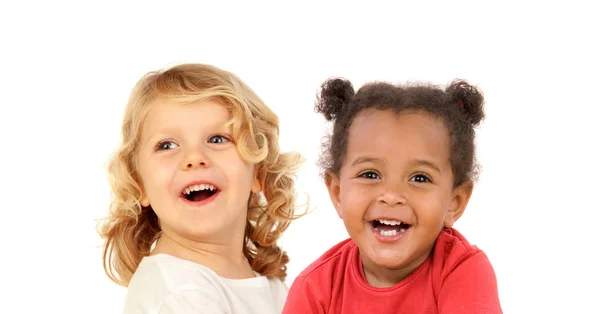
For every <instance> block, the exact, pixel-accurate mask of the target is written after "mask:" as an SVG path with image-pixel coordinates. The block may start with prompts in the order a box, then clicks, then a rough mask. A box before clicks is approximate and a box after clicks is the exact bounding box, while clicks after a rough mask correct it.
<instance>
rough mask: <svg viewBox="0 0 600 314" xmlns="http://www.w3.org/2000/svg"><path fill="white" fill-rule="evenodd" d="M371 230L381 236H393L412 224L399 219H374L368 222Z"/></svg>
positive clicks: (404, 230)
mask: <svg viewBox="0 0 600 314" xmlns="http://www.w3.org/2000/svg"><path fill="white" fill-rule="evenodd" d="M370 224H371V226H372V227H373V230H375V232H378V233H379V234H381V235H382V236H395V235H397V234H398V233H404V232H406V231H407V230H408V229H410V227H412V225H410V224H407V223H405V222H402V221H399V220H387V219H375V220H372V221H371V222H370Z"/></svg>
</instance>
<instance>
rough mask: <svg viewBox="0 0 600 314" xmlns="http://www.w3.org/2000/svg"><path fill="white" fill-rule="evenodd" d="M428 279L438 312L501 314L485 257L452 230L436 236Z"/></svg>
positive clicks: (492, 272) (496, 291) (496, 292)
mask: <svg viewBox="0 0 600 314" xmlns="http://www.w3.org/2000/svg"><path fill="white" fill-rule="evenodd" d="M432 279H433V283H434V291H436V295H437V296H438V297H437V298H438V308H439V309H444V310H443V311H442V310H440V313H442V312H443V313H482V312H484V313H502V310H501V307H500V301H499V298H498V285H497V281H496V274H495V272H494V269H493V267H492V264H491V263H490V261H489V259H488V257H487V255H486V254H485V253H484V252H483V251H482V250H480V249H479V248H478V247H476V246H474V245H471V244H470V243H469V242H468V241H467V240H466V239H465V237H464V236H463V235H462V234H460V233H459V232H458V231H456V230H455V229H446V230H444V231H442V233H441V234H440V236H439V237H438V240H437V242H436V247H435V249H434V259H433V278H432Z"/></svg>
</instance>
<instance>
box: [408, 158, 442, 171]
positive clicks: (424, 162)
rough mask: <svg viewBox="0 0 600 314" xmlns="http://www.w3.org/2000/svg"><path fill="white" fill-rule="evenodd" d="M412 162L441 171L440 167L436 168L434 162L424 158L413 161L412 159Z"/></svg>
mask: <svg viewBox="0 0 600 314" xmlns="http://www.w3.org/2000/svg"><path fill="white" fill-rule="evenodd" d="M413 163H414V164H416V165H419V166H424V167H427V168H431V169H433V170H435V171H437V172H439V173H442V171H441V170H440V168H438V167H437V166H436V165H435V164H434V163H432V162H430V161H427V160H424V159H417V160H415V161H413Z"/></svg>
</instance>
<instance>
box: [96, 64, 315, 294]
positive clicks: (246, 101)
mask: <svg viewBox="0 0 600 314" xmlns="http://www.w3.org/2000/svg"><path fill="white" fill-rule="evenodd" d="M156 99H163V100H169V101H171V102H174V103H180V104H189V103H194V102H197V101H202V100H208V99H210V100H214V101H217V102H219V103H220V104H222V105H223V106H225V107H226V108H227V109H228V110H229V112H230V114H231V119H230V121H229V122H228V123H229V124H230V125H231V127H232V136H233V137H234V139H235V142H236V143H237V146H236V147H237V150H238V153H239V154H240V156H241V157H242V159H244V160H245V161H247V162H250V163H254V164H256V165H257V171H258V176H259V179H260V182H261V186H262V187H263V191H262V192H261V193H257V194H252V195H251V196H250V198H249V201H248V213H247V214H248V220H247V224H246V225H247V226H246V230H245V238H246V240H245V245H244V247H243V253H244V255H245V256H246V257H247V258H248V261H249V262H250V265H251V266H252V269H253V270H254V271H256V272H258V273H260V274H262V275H265V276H271V277H277V278H280V279H281V280H284V279H285V277H286V264H287V263H288V261H289V258H288V257H287V254H286V253H285V252H284V251H283V250H282V249H281V248H280V247H279V246H278V245H277V240H278V239H279V238H280V236H281V234H282V233H283V232H284V231H285V230H286V229H287V227H288V226H289V224H290V222H291V221H292V220H293V219H296V218H297V217H298V216H296V215H295V203H294V202H295V189H294V180H293V179H294V175H295V172H296V171H297V169H298V168H299V166H300V165H301V164H302V162H303V158H302V157H301V156H300V155H299V154H297V153H280V151H279V144H278V141H279V120H278V118H277V116H276V115H275V113H273V112H272V111H271V110H270V109H269V108H268V107H267V106H266V105H265V104H264V103H263V101H262V100H261V99H260V98H259V97H258V96H257V95H256V94H255V93H254V92H253V91H252V90H251V89H250V88H249V87H248V86H247V85H246V84H245V83H244V82H243V81H242V80H240V79H239V78H238V77H237V76H236V75H234V74H232V73H230V72H227V71H224V70H222V69H219V68H217V67H214V66H210V65H203V64H182V65H178V66H175V67H173V68H170V69H167V70H166V71H155V72H150V73H148V74H146V75H145V76H144V77H143V78H142V79H140V81H139V82H138V83H137V84H136V86H135V87H134V89H133V91H132V93H131V96H130V98H129V101H128V104H127V106H126V109H125V114H124V118H123V124H122V129H121V135H122V139H121V144H120V145H119V147H118V149H117V151H116V152H115V154H114V155H113V156H112V158H111V159H110V161H109V164H108V169H107V171H108V176H109V182H110V186H111V191H112V200H111V205H110V211H109V215H108V216H107V217H105V218H104V219H102V220H101V221H100V222H99V224H98V232H99V234H100V236H101V237H102V238H103V239H105V243H104V247H103V263H104V270H105V272H106V274H107V275H108V277H109V278H110V279H111V280H113V281H114V282H116V283H117V284H120V285H123V286H127V285H129V281H130V280H131V277H132V276H133V273H134V272H135V270H136V269H137V266H138V265H139V263H140V262H141V260H142V258H143V257H144V256H148V255H149V254H150V252H151V248H152V245H153V244H154V243H155V241H156V240H157V239H158V238H159V237H160V235H161V229H160V223H159V218H158V217H157V216H156V214H155V213H154V211H153V210H152V208H151V207H145V208H144V207H142V206H141V204H140V200H141V197H142V188H141V184H140V180H139V176H138V169H137V154H138V150H139V136H140V132H141V127H142V124H143V121H144V119H145V117H146V115H147V113H148V111H149V109H150V107H151V103H152V102H153V101H154V100H156Z"/></svg>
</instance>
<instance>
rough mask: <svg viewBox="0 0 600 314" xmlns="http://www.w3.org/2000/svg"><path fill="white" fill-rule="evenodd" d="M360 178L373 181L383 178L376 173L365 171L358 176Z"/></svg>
mask: <svg viewBox="0 0 600 314" xmlns="http://www.w3.org/2000/svg"><path fill="white" fill-rule="evenodd" d="M358 176H359V177H360V178H365V179H371V180H379V179H381V176H379V174H378V173H377V172H375V171H365V172H363V173H361V174H359V175H358Z"/></svg>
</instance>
